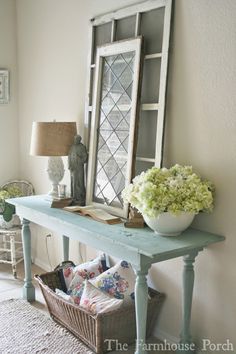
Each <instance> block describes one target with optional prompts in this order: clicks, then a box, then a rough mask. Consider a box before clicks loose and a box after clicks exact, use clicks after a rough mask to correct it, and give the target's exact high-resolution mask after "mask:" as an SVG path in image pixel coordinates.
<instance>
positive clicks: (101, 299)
mask: <svg viewBox="0 0 236 354" xmlns="http://www.w3.org/2000/svg"><path fill="white" fill-rule="evenodd" d="M122 304H123V300H119V299H115V298H114V297H111V296H109V295H108V294H107V293H104V292H103V291H101V290H99V289H97V288H95V286H93V285H92V284H91V283H90V282H88V281H87V280H85V281H84V291H83V294H82V296H81V299H80V306H81V307H83V308H84V309H86V310H87V311H89V312H91V313H92V314H94V315H95V314H97V313H105V312H109V311H113V310H116V309H118V308H119V307H121V306H122Z"/></svg>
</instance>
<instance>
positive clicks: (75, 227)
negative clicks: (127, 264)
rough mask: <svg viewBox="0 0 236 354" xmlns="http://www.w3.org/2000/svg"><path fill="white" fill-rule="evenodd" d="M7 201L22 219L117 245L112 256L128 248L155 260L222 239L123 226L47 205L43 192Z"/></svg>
mask: <svg viewBox="0 0 236 354" xmlns="http://www.w3.org/2000/svg"><path fill="white" fill-rule="evenodd" d="M8 203H11V204H13V205H15V207H16V213H17V215H19V216H20V217H22V218H24V219H27V220H29V221H32V222H34V223H36V224H39V225H41V226H43V227H46V228H48V229H51V230H54V231H56V232H59V233H61V234H62V235H65V236H68V237H71V238H74V239H77V240H78V241H81V242H84V243H86V244H88V245H91V246H93V247H95V248H97V249H100V250H103V251H104V252H108V253H109V250H112V249H114V250H115V249H117V250H118V251H117V252H113V253H114V256H116V255H120V253H121V252H122V253H123V254H124V255H125V254H126V253H127V252H128V254H130V255H131V254H133V255H136V256H137V255H143V256H146V257H148V258H151V259H153V261H152V262H154V261H155V262H158V261H161V260H165V259H170V258H175V257H179V256H181V255H184V254H188V253H190V252H191V251H193V250H201V249H203V248H204V247H206V246H207V245H209V244H212V243H215V242H219V241H223V240H224V239H225V237H223V236H220V235H215V234H212V233H209V232H205V231H200V230H196V229H192V228H189V229H187V230H186V231H184V232H183V233H182V234H181V235H180V236H177V237H164V236H159V235H157V234H155V233H154V232H153V231H152V230H151V229H149V228H148V227H145V228H141V229H139V228H125V227H124V225H123V224H115V225H108V224H104V223H101V222H98V221H95V220H92V219H91V218H88V217H84V216H81V215H78V214H75V213H71V212H68V211H65V210H63V209H56V208H51V207H50V206H51V201H50V199H49V198H48V196H46V195H38V196H30V197H21V198H12V199H9V200H8ZM122 250H123V251H122ZM111 254H112V252H111ZM124 259H125V258H124Z"/></svg>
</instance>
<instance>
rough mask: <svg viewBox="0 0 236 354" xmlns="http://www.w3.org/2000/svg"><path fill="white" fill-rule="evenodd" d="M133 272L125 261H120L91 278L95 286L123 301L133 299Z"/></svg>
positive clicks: (126, 301) (127, 301)
mask: <svg viewBox="0 0 236 354" xmlns="http://www.w3.org/2000/svg"><path fill="white" fill-rule="evenodd" d="M135 279H136V277H135V273H134V271H133V268H132V267H131V265H130V264H129V263H127V262H126V261H120V262H119V263H117V264H116V265H115V266H114V267H112V268H110V269H108V270H107V271H106V272H104V273H102V274H100V275H98V276H97V277H96V278H95V279H92V280H91V281H90V283H92V284H93V285H94V286H95V287H96V288H99V289H100V290H102V291H106V292H107V293H108V294H110V295H112V296H114V297H115V298H117V299H123V300H124V303H129V302H132V300H134V287H135Z"/></svg>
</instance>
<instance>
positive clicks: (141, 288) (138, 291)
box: [135, 268, 148, 354]
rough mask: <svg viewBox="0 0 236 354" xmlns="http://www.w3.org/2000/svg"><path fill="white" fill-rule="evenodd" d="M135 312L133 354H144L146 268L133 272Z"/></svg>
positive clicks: (146, 299)
mask: <svg viewBox="0 0 236 354" xmlns="http://www.w3.org/2000/svg"><path fill="white" fill-rule="evenodd" d="M135 273H136V283H135V311H136V328H137V339H136V351H135V354H146V353H147V352H146V350H145V343H146V325H147V306H148V286H147V278H146V277H147V273H148V268H146V269H144V270H135Z"/></svg>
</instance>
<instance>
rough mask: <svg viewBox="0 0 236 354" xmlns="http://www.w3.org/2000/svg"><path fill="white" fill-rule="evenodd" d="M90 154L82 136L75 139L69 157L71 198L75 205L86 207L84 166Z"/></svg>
mask: <svg viewBox="0 0 236 354" xmlns="http://www.w3.org/2000/svg"><path fill="white" fill-rule="evenodd" d="M87 159H88V153H87V150H86V147H85V145H84V144H82V143H81V136H80V135H76V136H75V137H74V143H73V145H72V146H71V148H70V151H69V155H68V168H69V170H70V175H71V197H72V198H73V204H76V205H81V206H83V205H85V194H86V193H85V183H84V164H85V163H86V162H87Z"/></svg>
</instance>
